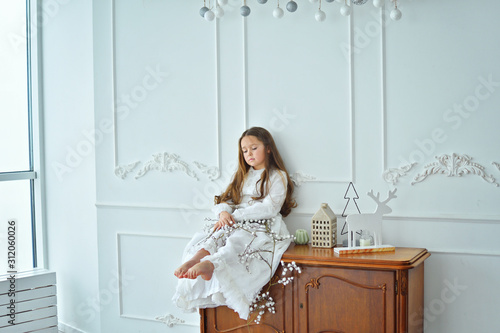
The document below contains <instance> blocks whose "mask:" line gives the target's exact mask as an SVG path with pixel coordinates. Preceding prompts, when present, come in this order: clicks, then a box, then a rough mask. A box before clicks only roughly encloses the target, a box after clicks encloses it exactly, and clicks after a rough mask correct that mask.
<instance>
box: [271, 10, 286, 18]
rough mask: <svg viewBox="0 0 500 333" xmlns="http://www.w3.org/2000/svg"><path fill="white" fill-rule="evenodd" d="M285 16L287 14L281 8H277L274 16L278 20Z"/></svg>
mask: <svg viewBox="0 0 500 333" xmlns="http://www.w3.org/2000/svg"><path fill="white" fill-rule="evenodd" d="M284 14H285V12H284V11H283V9H281V8H280V7H276V8H275V9H274V10H273V16H274V17H276V18H282V17H283V15H284Z"/></svg>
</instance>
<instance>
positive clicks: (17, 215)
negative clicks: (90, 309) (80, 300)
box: [0, 0, 43, 274]
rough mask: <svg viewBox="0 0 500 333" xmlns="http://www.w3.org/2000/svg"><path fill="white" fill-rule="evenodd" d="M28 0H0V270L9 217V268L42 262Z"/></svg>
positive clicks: (31, 22) (26, 267)
mask: <svg viewBox="0 0 500 333" xmlns="http://www.w3.org/2000/svg"><path fill="white" fill-rule="evenodd" d="M33 2H34V3H35V4H33V5H32V4H31V1H29V0H28V1H3V3H2V10H1V11H0V36H2V38H0V50H1V51H0V245H2V247H3V248H1V249H0V274H5V273H6V272H7V271H8V270H10V269H8V267H7V242H6V241H7V237H8V236H7V235H8V222H9V221H10V220H16V228H15V235H14V237H15V244H16V245H15V246H16V251H15V254H16V258H15V261H16V266H15V270H17V271H24V270H29V269H32V268H33V267H40V266H42V265H41V264H43V263H42V262H41V260H39V259H40V258H41V256H40V255H41V253H42V252H43V251H39V249H40V246H41V245H42V244H41V242H40V244H37V240H41V237H37V234H38V235H39V234H40V232H41V230H37V228H38V229H40V228H39V226H40V224H41V218H40V216H41V209H40V208H41V205H40V202H41V200H40V199H41V196H40V193H41V190H40V180H39V179H38V176H39V174H40V154H39V148H38V147H39V140H38V138H39V131H38V107H37V103H35V102H36V101H37V96H38V94H37V86H38V85H37V84H36V80H37V78H38V75H37V73H36V72H37V68H38V66H37V65H36V59H37V57H36V56H34V55H36V52H34V50H36V49H37V42H36V39H37V38H36V36H37V34H36V29H35V30H34V31H33V30H32V28H31V27H32V26H33V25H34V26H36V15H35V18H34V19H33V18H32V17H31V12H32V8H34V9H35V10H36V1H33ZM35 12H36V11H35ZM33 32H35V33H33ZM34 82H35V83H34ZM10 236H11V238H10V239H12V236H13V232H12V229H11V233H10Z"/></svg>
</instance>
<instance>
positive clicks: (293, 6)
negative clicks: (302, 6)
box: [286, 0, 298, 13]
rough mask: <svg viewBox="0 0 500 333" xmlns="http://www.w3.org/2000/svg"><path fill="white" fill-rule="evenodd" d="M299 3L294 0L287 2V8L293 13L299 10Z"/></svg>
mask: <svg viewBox="0 0 500 333" xmlns="http://www.w3.org/2000/svg"><path fill="white" fill-rule="evenodd" d="M297 7H298V6H297V3H296V2H295V1H293V0H290V1H289V2H288V3H287V4H286V10H288V11H289V12H290V13H293V12H294V11H296V10H297Z"/></svg>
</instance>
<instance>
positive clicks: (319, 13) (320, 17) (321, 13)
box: [314, 9, 326, 22]
mask: <svg viewBox="0 0 500 333" xmlns="http://www.w3.org/2000/svg"><path fill="white" fill-rule="evenodd" d="M314 18H315V19H316V21H318V22H323V21H324V20H325V19H326V14H325V12H324V11H322V10H321V9H318V11H317V12H316V14H314Z"/></svg>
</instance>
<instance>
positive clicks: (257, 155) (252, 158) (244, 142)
mask: <svg viewBox="0 0 500 333" xmlns="http://www.w3.org/2000/svg"><path fill="white" fill-rule="evenodd" d="M241 151H242V152H243V157H244V158H245V162H247V164H248V165H250V166H252V167H253V168H254V169H255V170H260V169H263V168H265V166H266V159H267V154H268V153H269V150H268V149H266V147H265V146H264V143H263V142H262V141H260V140H259V139H257V137H255V136H253V135H247V136H244V137H243V138H242V139H241Z"/></svg>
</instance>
